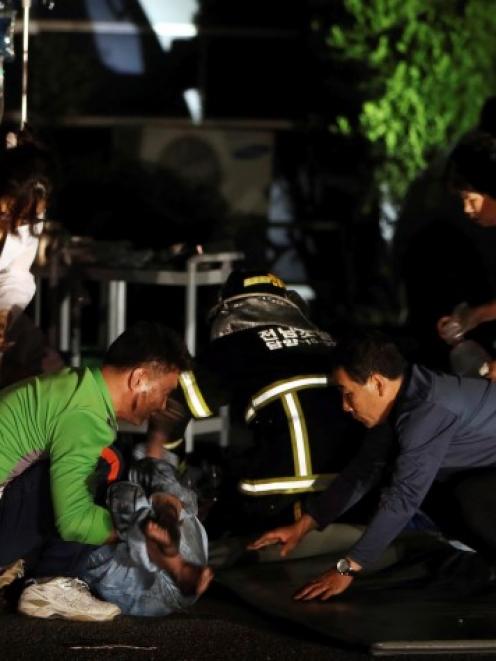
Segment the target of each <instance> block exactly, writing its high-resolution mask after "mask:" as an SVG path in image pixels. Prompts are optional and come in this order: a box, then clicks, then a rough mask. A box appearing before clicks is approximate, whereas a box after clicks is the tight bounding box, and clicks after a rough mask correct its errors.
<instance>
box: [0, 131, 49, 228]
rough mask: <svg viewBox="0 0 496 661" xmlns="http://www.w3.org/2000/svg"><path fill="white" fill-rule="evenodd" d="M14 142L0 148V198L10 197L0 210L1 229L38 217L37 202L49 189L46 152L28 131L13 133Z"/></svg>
mask: <svg viewBox="0 0 496 661" xmlns="http://www.w3.org/2000/svg"><path fill="white" fill-rule="evenodd" d="M16 138H17V146H14V147H11V148H7V147H6V146H4V147H3V148H1V149H0V198H1V197H9V198H12V200H13V204H12V207H11V208H10V209H8V211H6V212H4V213H1V214H0V226H1V228H2V229H3V231H4V232H10V233H14V234H15V233H16V232H17V228H18V226H19V224H20V223H21V222H22V223H28V224H29V225H31V226H33V225H34V224H35V223H37V222H38V221H39V218H38V215H37V208H38V204H39V202H41V201H46V200H47V199H48V197H49V195H50V193H51V192H52V177H53V170H54V167H53V162H52V159H51V156H50V154H49V152H48V151H47V150H46V149H45V148H44V147H43V146H42V145H41V143H39V142H37V141H36V140H35V138H34V137H33V135H32V134H31V133H30V132H29V131H27V130H26V131H21V132H20V133H19V134H18V135H17V136H16Z"/></svg>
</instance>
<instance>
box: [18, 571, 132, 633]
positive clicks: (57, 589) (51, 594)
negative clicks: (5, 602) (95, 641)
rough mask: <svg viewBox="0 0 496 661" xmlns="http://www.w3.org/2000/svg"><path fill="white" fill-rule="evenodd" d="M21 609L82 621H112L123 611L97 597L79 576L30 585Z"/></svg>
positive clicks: (21, 603) (42, 580) (40, 615)
mask: <svg viewBox="0 0 496 661" xmlns="http://www.w3.org/2000/svg"><path fill="white" fill-rule="evenodd" d="M18 610H19V612H20V613H24V615H30V616H31V617H40V618H62V619H64V620H77V621H79V622H104V621H107V620H113V619H114V617H116V615H119V613H120V612H121V610H120V608H119V607H118V606H116V605H115V604H111V603H109V602H107V601H101V600H100V599H96V598H95V597H93V595H92V594H91V592H90V590H89V588H88V586H87V585H86V583H84V581H80V580H79V579H77V578H64V577H57V578H50V579H39V580H37V581H35V582H33V583H31V584H30V585H28V586H27V587H26V588H25V589H24V592H23V593H22V594H21V597H20V599H19V605H18Z"/></svg>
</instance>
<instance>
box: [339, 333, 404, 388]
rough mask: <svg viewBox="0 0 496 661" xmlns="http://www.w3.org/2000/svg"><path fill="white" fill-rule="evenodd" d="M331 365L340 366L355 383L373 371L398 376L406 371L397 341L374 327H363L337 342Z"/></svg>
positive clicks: (391, 377)
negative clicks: (364, 329)
mask: <svg viewBox="0 0 496 661" xmlns="http://www.w3.org/2000/svg"><path fill="white" fill-rule="evenodd" d="M333 365H334V369H338V368H339V367H342V368H343V369H344V370H346V372H347V373H348V375H349V376H350V378H351V379H352V380H353V381H355V382H356V383H361V384H364V383H366V382H367V380H368V379H369V377H370V376H371V375H372V374H382V376H385V377H387V378H388V379H397V378H399V377H400V376H402V375H403V374H404V373H405V369H406V365H407V362H406V360H405V358H404V357H403V356H402V355H401V353H400V351H399V349H398V347H397V346H396V344H395V343H394V342H393V341H392V340H391V339H390V338H388V337H387V336H386V335H383V334H382V333H379V332H377V331H362V332H357V333H355V334H354V335H352V336H350V337H348V338H345V339H344V340H342V341H340V342H338V344H337V347H336V349H335V350H334V359H333Z"/></svg>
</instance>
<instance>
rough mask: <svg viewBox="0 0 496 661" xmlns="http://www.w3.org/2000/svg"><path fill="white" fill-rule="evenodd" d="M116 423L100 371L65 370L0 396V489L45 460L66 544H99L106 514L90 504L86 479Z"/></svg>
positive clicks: (106, 527)
mask: <svg viewBox="0 0 496 661" xmlns="http://www.w3.org/2000/svg"><path fill="white" fill-rule="evenodd" d="M116 429H117V422H116V418H115V412H114V409H113V406H112V402H111V399H110V394H109V392H108V388H107V385H106V383H105V381H104V379H103V376H102V373H101V372H100V370H89V369H85V370H81V371H78V370H72V369H65V370H63V371H62V372H60V373H58V374H55V375H49V376H48V375H47V376H42V377H36V378H34V379H29V380H27V381H24V382H21V383H20V384H18V385H16V386H13V387H11V388H8V389H6V390H4V391H3V392H2V393H0V495H1V491H2V487H5V486H6V484H8V483H9V482H10V481H11V480H13V479H15V478H16V477H17V476H18V475H19V474H20V473H22V472H23V471H24V470H25V469H26V468H28V467H29V466H30V465H31V464H32V463H33V462H34V461H36V460H37V459H39V458H41V457H48V458H49V459H50V479H51V490H52V501H53V507H54V512H55V522H56V525H57V528H58V530H59V533H60V535H61V537H62V538H63V539H65V540H68V541H77V542H83V543H87V544H101V543H103V542H104V541H105V540H106V539H107V538H108V536H109V534H110V532H111V530H112V522H111V518H110V515H109V513H108V512H107V510H105V509H104V508H102V507H98V506H96V505H95V504H94V503H93V499H92V496H91V493H90V490H89V485H88V479H89V477H90V475H91V474H92V473H93V471H94V469H95V466H96V463H97V461H98V457H99V456H100V453H101V451H102V449H103V448H105V447H107V446H109V445H111V444H112V443H113V441H114V440H115V435H116Z"/></svg>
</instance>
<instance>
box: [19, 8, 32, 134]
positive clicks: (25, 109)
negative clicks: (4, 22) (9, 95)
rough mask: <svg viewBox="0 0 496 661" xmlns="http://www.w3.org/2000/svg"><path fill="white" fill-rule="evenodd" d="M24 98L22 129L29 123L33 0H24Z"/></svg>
mask: <svg viewBox="0 0 496 661" xmlns="http://www.w3.org/2000/svg"><path fill="white" fill-rule="evenodd" d="M22 8H23V23H22V98H21V129H23V128H24V127H25V126H26V123H27V121H28V61H29V11H30V9H31V0H22Z"/></svg>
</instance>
